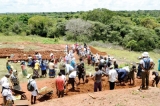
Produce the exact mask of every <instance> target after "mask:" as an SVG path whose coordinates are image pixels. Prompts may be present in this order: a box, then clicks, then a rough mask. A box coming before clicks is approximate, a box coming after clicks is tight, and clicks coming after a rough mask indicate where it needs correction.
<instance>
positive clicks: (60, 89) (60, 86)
mask: <svg viewBox="0 0 160 106" xmlns="http://www.w3.org/2000/svg"><path fill="white" fill-rule="evenodd" d="M64 85H65V81H64V79H63V78H62V73H58V77H57V78H56V89H57V96H58V98H60V97H63V96H64Z"/></svg>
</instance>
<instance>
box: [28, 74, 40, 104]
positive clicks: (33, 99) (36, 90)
mask: <svg viewBox="0 0 160 106" xmlns="http://www.w3.org/2000/svg"><path fill="white" fill-rule="evenodd" d="M36 77H37V76H32V79H30V80H29V81H28V83H30V84H31V85H32V86H33V87H34V90H33V91H31V104H36V96H37V95H38V87H37V84H36V81H35V79H36Z"/></svg>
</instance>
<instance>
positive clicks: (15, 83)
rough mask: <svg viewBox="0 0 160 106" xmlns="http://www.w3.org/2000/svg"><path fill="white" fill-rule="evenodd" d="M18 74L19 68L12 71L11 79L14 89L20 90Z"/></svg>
mask: <svg viewBox="0 0 160 106" xmlns="http://www.w3.org/2000/svg"><path fill="white" fill-rule="evenodd" d="M17 75H18V73H17V70H13V73H12V75H11V77H10V80H11V83H12V86H13V89H15V90H18V91H19V90H21V87H20V84H19V79H18V76H17Z"/></svg>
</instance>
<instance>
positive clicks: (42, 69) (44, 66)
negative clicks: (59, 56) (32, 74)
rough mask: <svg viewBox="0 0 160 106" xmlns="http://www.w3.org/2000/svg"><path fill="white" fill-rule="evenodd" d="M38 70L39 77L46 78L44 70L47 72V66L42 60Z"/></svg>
mask: <svg viewBox="0 0 160 106" xmlns="http://www.w3.org/2000/svg"><path fill="white" fill-rule="evenodd" d="M40 68H41V72H42V73H41V76H42V77H46V74H47V72H46V70H47V65H46V61H45V60H42V62H41V64H40Z"/></svg>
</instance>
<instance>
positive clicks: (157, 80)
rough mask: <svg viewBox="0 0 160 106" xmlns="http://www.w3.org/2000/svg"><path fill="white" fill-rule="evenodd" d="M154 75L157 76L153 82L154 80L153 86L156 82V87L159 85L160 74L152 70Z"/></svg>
mask: <svg viewBox="0 0 160 106" xmlns="http://www.w3.org/2000/svg"><path fill="white" fill-rule="evenodd" d="M152 75H154V76H155V77H154V79H153V82H152V86H154V85H155V83H156V87H158V83H159V80H160V76H159V74H158V72H155V71H153V72H152Z"/></svg>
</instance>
